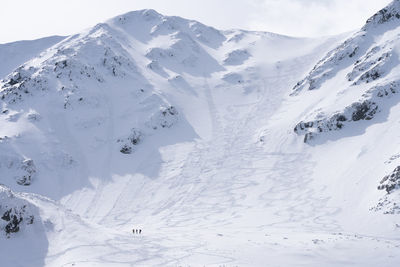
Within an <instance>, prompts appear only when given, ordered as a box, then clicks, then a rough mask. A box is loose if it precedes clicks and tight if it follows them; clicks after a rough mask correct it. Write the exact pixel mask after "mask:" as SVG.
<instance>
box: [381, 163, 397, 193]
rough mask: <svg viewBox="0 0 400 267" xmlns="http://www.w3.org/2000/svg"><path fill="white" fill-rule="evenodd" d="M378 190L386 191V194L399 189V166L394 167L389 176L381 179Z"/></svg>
mask: <svg viewBox="0 0 400 267" xmlns="http://www.w3.org/2000/svg"><path fill="white" fill-rule="evenodd" d="M378 189H379V190H386V192H387V193H388V194H390V193H392V192H393V191H395V190H398V189H400V166H398V167H396V169H394V170H393V171H392V173H391V174H389V175H386V176H385V177H383V179H382V180H381V182H380V185H379V186H378Z"/></svg>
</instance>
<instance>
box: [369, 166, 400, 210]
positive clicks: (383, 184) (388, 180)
mask: <svg viewBox="0 0 400 267" xmlns="http://www.w3.org/2000/svg"><path fill="white" fill-rule="evenodd" d="M399 189H400V166H398V167H396V168H395V169H394V170H393V171H392V172H391V173H390V174H388V175H386V176H385V177H383V178H382V180H381V181H380V183H379V185H378V190H385V191H386V195H384V196H383V197H382V198H381V199H379V201H378V204H377V205H376V206H375V207H373V208H371V210H374V211H381V212H383V213H384V214H400V201H399V199H400V190H399Z"/></svg>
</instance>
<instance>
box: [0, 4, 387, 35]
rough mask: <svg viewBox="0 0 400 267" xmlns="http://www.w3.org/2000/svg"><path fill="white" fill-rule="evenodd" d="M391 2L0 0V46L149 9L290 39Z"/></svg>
mask: <svg viewBox="0 0 400 267" xmlns="http://www.w3.org/2000/svg"><path fill="white" fill-rule="evenodd" d="M390 2H391V0H107V1H106V0H0V43H6V42H11V41H16V40H22V39H35V38H39V37H44V36H49V35H68V34H73V33H76V32H79V31H81V30H82V29H85V28H87V27H90V26H93V25H95V24H96V23H98V22H101V21H104V20H106V19H108V18H110V17H113V16H116V15H119V14H122V13H126V12H129V11H132V10H137V9H145V8H152V9H155V10H157V11H158V12H160V13H162V14H165V15H176V16H181V17H185V18H190V19H195V20H198V21H200V22H203V23H205V24H207V25H210V26H214V27H216V28H219V29H229V28H241V29H250V30H262V31H271V32H276V33H281V34H287V35H292V36H320V35H331V34H337V33H341V32H346V31H350V30H353V29H357V28H359V27H361V26H362V25H363V23H364V22H365V21H366V19H367V18H368V17H370V16H371V15H373V14H374V13H375V12H376V11H378V10H379V9H381V8H383V7H384V6H386V5H387V4H388V3H390Z"/></svg>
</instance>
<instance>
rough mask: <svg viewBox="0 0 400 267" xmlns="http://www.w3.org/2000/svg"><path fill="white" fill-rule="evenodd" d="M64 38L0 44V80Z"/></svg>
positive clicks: (54, 37) (57, 37) (53, 37)
mask: <svg viewBox="0 0 400 267" xmlns="http://www.w3.org/2000/svg"><path fill="white" fill-rule="evenodd" d="M64 38H65V37H63V36H50V37H46V38H41V39H37V40H32V41H18V42H13V43H7V44H0V62H1V64H0V78H1V79H2V78H4V76H6V75H7V74H9V73H10V72H11V71H13V70H14V69H15V68H17V67H18V66H19V65H21V64H23V63H24V62H26V61H28V60H30V59H32V58H34V57H36V56H38V55H39V54H40V53H41V52H43V51H44V50H46V49H47V48H49V47H50V46H52V45H54V44H56V43H58V42H60V41H61V40H62V39H64Z"/></svg>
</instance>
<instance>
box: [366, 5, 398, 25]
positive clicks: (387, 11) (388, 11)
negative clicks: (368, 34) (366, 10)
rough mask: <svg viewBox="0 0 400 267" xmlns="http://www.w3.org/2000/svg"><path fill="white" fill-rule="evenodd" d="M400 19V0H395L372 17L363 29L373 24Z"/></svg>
mask: <svg viewBox="0 0 400 267" xmlns="http://www.w3.org/2000/svg"><path fill="white" fill-rule="evenodd" d="M399 19H400V0H393V1H392V2H391V3H390V4H389V5H387V6H386V7H385V8H383V9H381V10H379V11H378V12H377V13H375V15H373V16H372V17H370V18H369V19H368V20H367V22H366V25H365V26H364V27H363V30H366V29H368V28H370V27H372V26H377V25H381V24H385V23H388V22H391V21H394V20H399Z"/></svg>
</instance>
